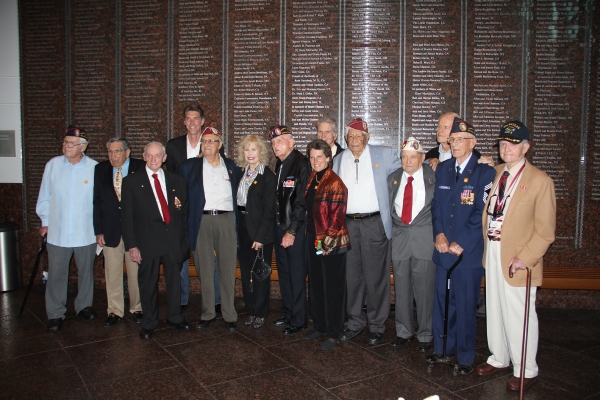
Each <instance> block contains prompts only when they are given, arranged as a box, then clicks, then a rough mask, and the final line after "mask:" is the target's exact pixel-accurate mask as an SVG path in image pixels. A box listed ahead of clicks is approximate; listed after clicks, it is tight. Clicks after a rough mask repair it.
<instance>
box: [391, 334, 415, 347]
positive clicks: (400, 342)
mask: <svg viewBox="0 0 600 400" xmlns="http://www.w3.org/2000/svg"><path fill="white" fill-rule="evenodd" d="M412 339H413V338H412V337H409V338H408V339H404V338H403V337H400V336H396V339H394V340H392V343H390V344H391V345H392V346H394V347H397V346H402V345H403V344H406V342H408V341H410V340H412Z"/></svg>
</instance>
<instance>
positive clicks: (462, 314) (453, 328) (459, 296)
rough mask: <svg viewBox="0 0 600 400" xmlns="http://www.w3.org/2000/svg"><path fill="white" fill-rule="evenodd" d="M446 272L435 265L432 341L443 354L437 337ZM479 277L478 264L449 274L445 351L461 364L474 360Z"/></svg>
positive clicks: (441, 318)
mask: <svg viewBox="0 0 600 400" xmlns="http://www.w3.org/2000/svg"><path fill="white" fill-rule="evenodd" d="M447 272H448V270H447V269H446V268H443V267H440V266H439V265H436V275H435V299H434V303H433V338H434V340H433V343H434V351H435V352H436V353H438V354H442V350H443V343H444V342H443V341H442V339H440V336H441V335H442V334H443V333H444V310H445V299H446V273H447ZM482 276H483V268H481V267H479V268H462V269H459V268H457V269H455V270H454V271H452V275H450V298H449V301H448V338H447V339H446V340H447V342H446V354H449V355H452V354H456V357H457V360H458V363H459V364H463V365H471V364H473V361H475V336H476V333H477V332H476V330H477V326H476V325H477V318H476V313H477V302H478V300H479V291H480V289H481V278H482Z"/></svg>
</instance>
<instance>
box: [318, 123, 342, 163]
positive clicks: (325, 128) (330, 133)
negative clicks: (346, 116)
mask: <svg viewBox="0 0 600 400" xmlns="http://www.w3.org/2000/svg"><path fill="white" fill-rule="evenodd" d="M316 127H317V137H318V138H319V139H322V140H324V141H325V142H326V143H327V144H328V145H329V147H331V155H332V157H335V156H337V155H339V154H341V153H342V151H344V149H342V146H340V144H339V143H338V142H337V141H336V139H337V136H338V129H337V121H336V120H335V119H333V118H330V117H321V118H319V120H318V121H317V125H316Z"/></svg>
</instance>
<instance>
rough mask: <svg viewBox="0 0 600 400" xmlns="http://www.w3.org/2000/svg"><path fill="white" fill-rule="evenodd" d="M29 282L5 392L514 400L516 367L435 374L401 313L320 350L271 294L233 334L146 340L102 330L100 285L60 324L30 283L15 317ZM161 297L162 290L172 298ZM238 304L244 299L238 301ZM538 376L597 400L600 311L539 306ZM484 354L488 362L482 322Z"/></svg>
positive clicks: (126, 331)
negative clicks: (400, 330)
mask: <svg viewBox="0 0 600 400" xmlns="http://www.w3.org/2000/svg"><path fill="white" fill-rule="evenodd" d="M23 295H24V290H19V291H14V292H8V293H2V294H0V312H1V314H0V315H1V318H2V320H1V321H2V323H1V329H0V398H1V399H33V398H44V399H46V398H47V399H85V398H98V399H100V398H106V399H163V398H171V399H213V398H215V399H397V398H399V397H404V398H405V399H407V400H410V399H423V398H425V397H427V396H430V395H433V394H437V395H439V396H440V398H442V399H517V397H518V396H517V394H516V393H514V392H509V391H507V390H506V386H505V385H506V381H507V380H508V377H509V374H508V373H507V374H503V375H500V374H497V375H493V376H491V377H486V378H482V377H478V376H475V375H474V374H473V375H469V376H458V377H455V376H453V375H452V370H451V369H450V368H448V367H446V366H444V365H438V366H435V367H434V368H433V371H432V372H430V373H428V372H427V364H426V362H425V360H424V354H423V353H420V352H419V351H418V350H417V343H416V342H415V341H413V342H410V343H409V344H408V345H406V346H404V347H403V348H396V347H392V346H391V345H390V344H389V343H390V341H391V340H392V339H393V338H394V334H395V333H394V324H393V316H391V318H390V319H388V321H387V330H386V333H385V335H384V341H383V343H382V344H381V345H378V346H370V345H368V344H367V341H366V336H361V337H357V338H355V339H354V340H352V341H350V342H344V343H342V344H340V345H339V346H337V347H336V348H335V349H333V350H331V351H328V352H323V351H321V350H320V348H319V345H320V341H307V340H304V339H303V337H302V336H303V335H304V333H305V332H306V331H305V332H303V333H301V334H299V335H296V336H292V337H287V336H285V335H283V334H282V333H280V330H279V329H278V328H277V327H275V326H274V325H273V324H272V321H273V320H275V319H276V318H279V317H281V312H280V309H281V302H280V301H279V300H273V301H272V302H271V315H270V317H269V319H268V323H267V324H266V325H265V326H264V327H263V328H262V329H259V330H255V329H252V328H248V327H246V326H244V325H243V319H244V318H245V314H243V307H241V306H239V307H238V312H239V313H240V315H239V318H240V321H239V323H238V328H239V330H238V332H235V333H228V332H227V331H226V330H225V325H224V322H223V320H222V319H221V318H219V319H218V320H217V322H216V323H214V324H213V325H211V326H210V327H209V328H208V329H207V330H206V331H197V330H195V329H194V330H192V331H191V332H180V331H177V330H175V329H171V328H168V327H167V325H166V322H165V321H164V311H165V306H164V304H162V303H161V304H162V305H161V314H160V315H161V317H162V318H163V320H161V323H160V325H159V327H158V329H157V330H156V331H155V333H154V337H153V339H152V340H150V341H144V340H141V339H140V338H139V336H138V325H136V324H134V323H133V321H132V320H131V315H130V314H128V315H127V317H126V319H125V320H122V321H119V323H118V324H117V325H115V326H114V327H111V328H104V327H103V322H104V319H105V318H106V311H105V310H106V303H105V296H104V291H103V290H100V289H98V290H97V292H96V299H97V300H96V301H95V303H94V308H95V310H96V311H97V312H98V319H96V320H93V321H86V320H83V319H81V318H77V317H76V316H75V315H74V311H73V298H72V296H70V297H69V304H68V307H69V314H68V315H69V316H68V317H67V318H66V320H65V321H64V323H63V328H62V330H61V331H59V332H57V333H50V332H48V331H47V330H46V327H45V323H46V315H45V309H44V299H43V296H42V295H41V294H40V293H39V292H37V291H36V290H35V289H34V291H32V294H31V295H30V298H29V300H28V303H27V307H26V309H25V312H24V314H23V318H22V319H21V320H20V321H18V320H17V318H16V316H17V314H18V311H19V308H20V306H21V301H22V298H23ZM164 297H165V296H164V295H163V296H161V298H162V299H164ZM236 303H241V301H240V300H239V299H236ZM200 309H201V307H200V296H192V298H191V300H190V308H189V309H188V310H187V311H186V318H187V320H188V321H189V322H191V323H194V325H195V323H196V322H197V321H198V320H199V319H200V315H201V311H200ZM538 312H539V315H540V337H541V339H540V346H539V347H540V348H539V352H538V364H539V366H540V377H539V379H538V380H537V381H536V382H535V383H534V384H533V386H532V387H531V388H530V389H529V390H528V391H527V392H526V395H525V398H527V399H544V400H546V399H592V398H593V399H600V310H580V309H570V310H566V309H540V310H538ZM477 346H478V347H477V355H476V359H475V362H476V364H478V363H480V362H483V361H485V359H486V356H487V355H488V354H489V353H488V350H487V347H486V338H485V320H479V321H478V333H477Z"/></svg>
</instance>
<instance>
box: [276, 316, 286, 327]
mask: <svg viewBox="0 0 600 400" xmlns="http://www.w3.org/2000/svg"><path fill="white" fill-rule="evenodd" d="M289 324H290V320H289V319H287V318H286V317H283V318H279V319H276V320H275V321H273V325H275V326H279V327H281V328H284V327H286V326H288V325H289Z"/></svg>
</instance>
